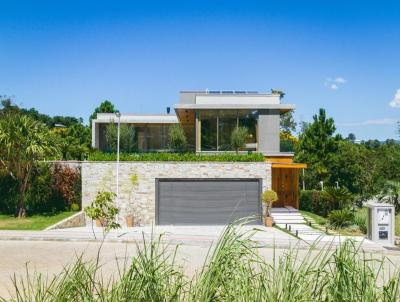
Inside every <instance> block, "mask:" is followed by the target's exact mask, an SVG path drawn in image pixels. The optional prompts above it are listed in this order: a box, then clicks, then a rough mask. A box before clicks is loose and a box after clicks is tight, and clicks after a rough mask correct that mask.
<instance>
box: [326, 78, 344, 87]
mask: <svg viewBox="0 0 400 302" xmlns="http://www.w3.org/2000/svg"><path fill="white" fill-rule="evenodd" d="M346 82H347V80H345V79H344V78H342V77H336V78H327V79H326V80H325V86H326V87H329V88H330V89H332V90H337V89H339V87H341V86H342V85H343V84H345V83H346Z"/></svg>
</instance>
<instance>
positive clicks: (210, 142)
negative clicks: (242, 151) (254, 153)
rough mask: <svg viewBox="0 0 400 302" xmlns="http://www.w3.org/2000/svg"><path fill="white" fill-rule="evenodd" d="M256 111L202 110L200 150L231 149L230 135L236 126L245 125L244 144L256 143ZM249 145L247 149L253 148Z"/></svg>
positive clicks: (200, 116)
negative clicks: (245, 137)
mask: <svg viewBox="0 0 400 302" xmlns="http://www.w3.org/2000/svg"><path fill="white" fill-rule="evenodd" d="M256 116H257V113H256V112H254V111H251V110H204V111H201V112H199V118H200V122H201V151H233V147H232V144H231V135H232V132H233V130H234V129H235V128H236V127H238V126H241V127H246V128H247V130H248V136H247V139H246V144H256V143H257V130H256V129H257V117H256ZM254 148H255V147H254V146H253V147H250V148H249V149H254Z"/></svg>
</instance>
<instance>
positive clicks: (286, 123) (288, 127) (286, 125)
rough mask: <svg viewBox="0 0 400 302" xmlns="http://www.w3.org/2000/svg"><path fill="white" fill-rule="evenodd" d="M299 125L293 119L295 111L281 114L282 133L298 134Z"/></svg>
mask: <svg viewBox="0 0 400 302" xmlns="http://www.w3.org/2000/svg"><path fill="white" fill-rule="evenodd" d="M296 127H297V123H296V121H295V120H294V118H293V111H288V112H285V113H282V114H281V132H285V133H289V134H291V133H293V132H296Z"/></svg>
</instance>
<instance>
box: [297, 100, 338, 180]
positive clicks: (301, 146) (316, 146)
mask: <svg viewBox="0 0 400 302" xmlns="http://www.w3.org/2000/svg"><path fill="white" fill-rule="evenodd" d="M335 131H336V127H335V122H334V120H333V119H332V118H328V117H327V115H326V112H325V109H322V108H321V109H320V110H319V114H317V115H314V116H313V122H312V123H309V124H306V125H304V130H303V132H302V133H301V134H300V136H299V142H298V144H297V145H296V160H297V161H299V162H304V163H307V164H308V165H309V168H308V170H307V174H306V175H307V176H306V180H307V183H308V185H309V186H311V187H316V186H317V183H318V182H319V181H321V180H322V181H326V179H327V177H328V174H329V165H330V163H331V162H332V160H333V157H334V154H335V152H336V151H337V146H338V141H339V140H340V138H341V137H340V135H334V133H335Z"/></svg>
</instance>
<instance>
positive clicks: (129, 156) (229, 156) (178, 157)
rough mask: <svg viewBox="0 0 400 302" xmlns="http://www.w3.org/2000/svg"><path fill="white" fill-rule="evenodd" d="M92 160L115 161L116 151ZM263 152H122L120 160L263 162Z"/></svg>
mask: <svg viewBox="0 0 400 302" xmlns="http://www.w3.org/2000/svg"><path fill="white" fill-rule="evenodd" d="M89 160H90V161H115V160H117V155H116V153H105V152H94V153H92V154H90V155H89ZM264 160H265V159H264V155H262V154H261V153H246V154H242V153H238V154H236V153H228V152H227V153H221V154H197V153H193V152H191V153H190V152H188V153H121V154H120V161H155V162H157V161H189V162H190V161H192V162H199V161H204V162H263V161H264Z"/></svg>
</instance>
